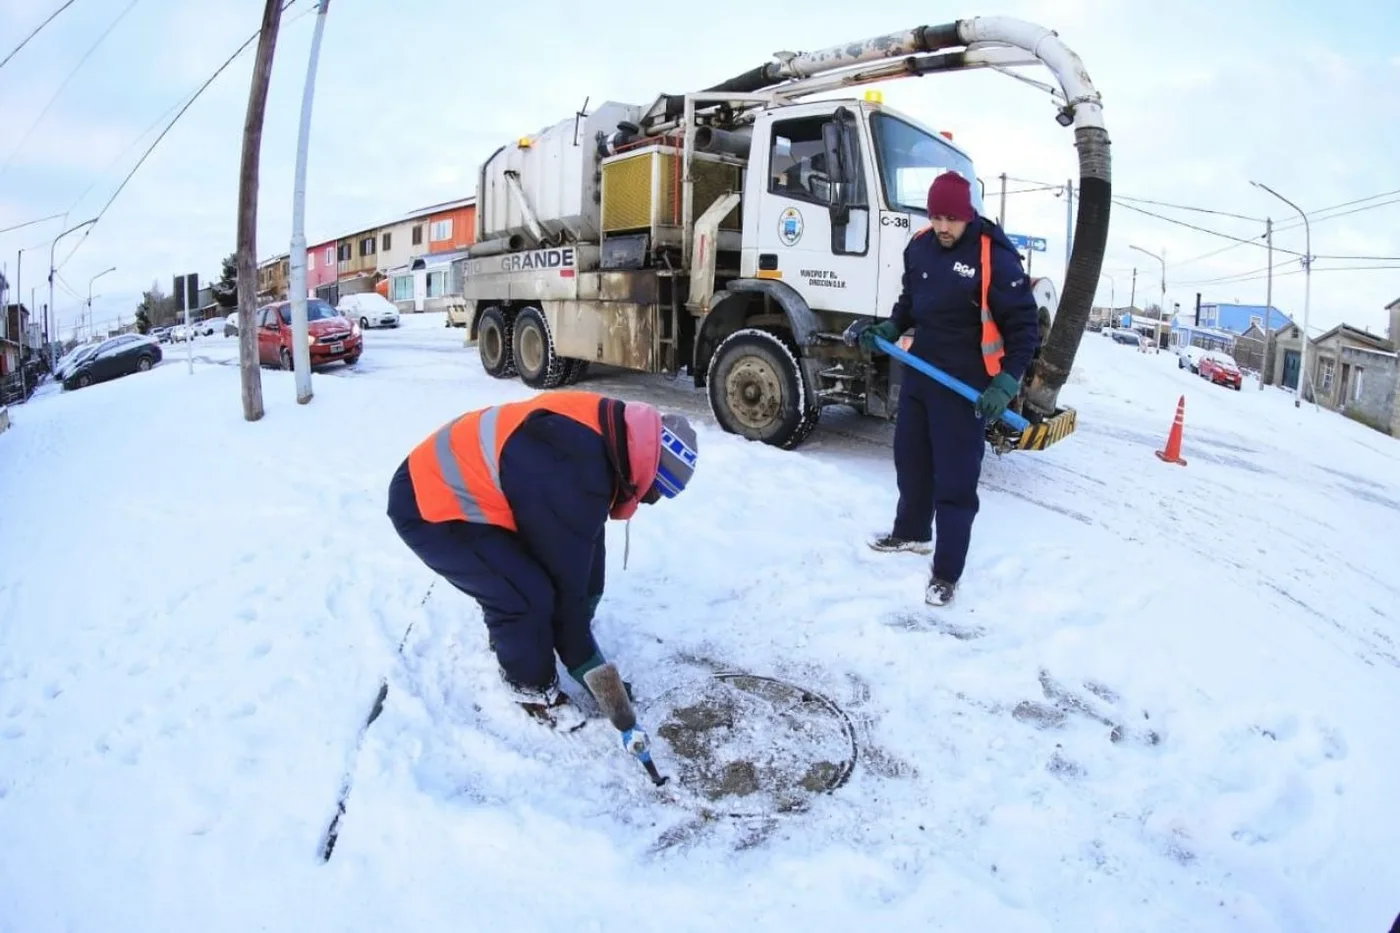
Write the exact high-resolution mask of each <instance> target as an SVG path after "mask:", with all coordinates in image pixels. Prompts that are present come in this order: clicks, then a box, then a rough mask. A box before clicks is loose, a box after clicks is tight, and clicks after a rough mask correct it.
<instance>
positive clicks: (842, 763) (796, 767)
mask: <svg viewBox="0 0 1400 933" xmlns="http://www.w3.org/2000/svg"><path fill="white" fill-rule="evenodd" d="M658 699H661V700H662V701H663V702H664V703H665V704H666V706H668V707H670V712H669V713H667V714H666V717H665V719H664V720H662V721H661V722H660V724H659V726H658V728H657V729H656V733H655V734H656V736H657V738H658V739H659V740H660V741H659V742H658V743H657V745H658V746H659V747H658V748H656V749H655V754H656V757H657V758H658V763H659V764H662V770H663V771H665V770H670V771H671V772H672V773H673V774H674V775H675V778H674V780H675V782H676V784H677V785H679V789H680V790H682V791H683V792H684V793H685V794H686V795H687V796H691V797H693V798H695V801H696V803H697V804H699V805H700V806H701V807H702V808H703V809H705V810H708V811H712V812H713V813H714V814H715V815H721V814H722V815H726V816H735V817H749V816H768V815H772V814H775V813H793V812H799V811H802V810H805V809H806V808H807V805H808V803H809V801H810V799H811V798H812V797H813V796H815V795H817V794H826V793H830V792H832V791H834V790H836V789H837V788H839V787H840V786H841V785H842V784H844V783H846V781H847V779H848V778H850V776H851V772H852V771H853V770H854V769H855V766H856V747H857V746H856V734H855V729H854V727H853V726H852V725H851V721H850V719H849V718H848V717H847V716H846V714H845V712H843V711H842V710H841V708H840V707H838V706H837V705H836V704H835V703H833V702H832V701H831V700H829V699H827V698H826V697H824V696H822V695H821V694H818V693H815V692H813V691H811V690H808V689H806V688H803V687H799V686H796V685H794V684H789V683H785V682H783V681H781V680H775V679H774V678H772V677H762V676H759V675H755V674H745V673H736V672H720V673H716V674H715V675H714V676H713V678H711V679H706V680H701V681H698V682H696V683H694V684H688V685H686V686H684V687H678V688H676V689H675V690H673V691H670V692H669V693H667V694H666V695H665V696H664V697H662V698H658ZM668 766H669V767H668Z"/></svg>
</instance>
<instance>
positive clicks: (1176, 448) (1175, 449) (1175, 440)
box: [1156, 395, 1186, 466]
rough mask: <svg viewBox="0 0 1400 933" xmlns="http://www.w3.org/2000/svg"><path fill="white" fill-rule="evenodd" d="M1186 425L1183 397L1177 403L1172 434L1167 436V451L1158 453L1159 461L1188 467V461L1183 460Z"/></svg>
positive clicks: (1184, 397) (1184, 398) (1184, 400)
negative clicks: (1182, 449)
mask: <svg viewBox="0 0 1400 933" xmlns="http://www.w3.org/2000/svg"><path fill="white" fill-rule="evenodd" d="M1185 423H1186V396H1184V395H1183V396H1182V397H1181V398H1180V399H1178V400H1177V403H1176V418H1175V419H1173V421H1172V429H1171V432H1170V433H1168V434H1167V449H1166V450H1158V451H1156V454H1157V459H1158V460H1162V461H1164V462H1166V463H1179V464H1181V465H1182V466H1186V461H1185V460H1183V459H1181V426H1182V425H1183V424H1185Z"/></svg>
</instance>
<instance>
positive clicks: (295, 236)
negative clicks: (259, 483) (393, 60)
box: [288, 0, 331, 405]
mask: <svg viewBox="0 0 1400 933" xmlns="http://www.w3.org/2000/svg"><path fill="white" fill-rule="evenodd" d="M330 5H331V0H320V3H319V5H318V8H317V10H316V30H315V32H313V33H312V34H311V59H310V61H309V62H307V65H306V86H305V87H304V88H303V89H302V94H301V127H300V129H299V130H298V131H297V162H296V178H295V181H294V182H293V184H292V247H291V253H292V255H291V262H290V266H291V268H290V269H289V270H288V271H289V272H290V278H291V284H290V286H289V287H290V289H291V292H292V295H291V298H292V375H293V377H294V379H295V382H296V387H297V403H298V404H300V405H305V404H306V403H307V402H309V401H311V339H310V336H309V334H308V333H307V324H306V157H307V149H308V146H309V139H308V137H309V136H310V135H311V102H312V100H313V98H314V97H315V95H316V62H317V59H318V58H319V57H320V54H321V32H322V31H323V30H324V29H325V27H326V11H327V10H328V9H329V7H330Z"/></svg>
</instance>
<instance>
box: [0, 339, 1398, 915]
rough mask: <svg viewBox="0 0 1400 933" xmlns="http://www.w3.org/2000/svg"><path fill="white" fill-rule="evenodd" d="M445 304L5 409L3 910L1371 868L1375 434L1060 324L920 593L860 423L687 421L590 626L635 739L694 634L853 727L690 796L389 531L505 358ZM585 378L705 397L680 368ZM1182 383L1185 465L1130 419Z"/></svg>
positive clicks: (1380, 516) (1278, 882)
mask: <svg viewBox="0 0 1400 933" xmlns="http://www.w3.org/2000/svg"><path fill="white" fill-rule="evenodd" d="M442 323H443V322H442V318H441V316H439V315H423V316H406V317H405V318H404V327H403V328H402V329H400V330H399V331H388V332H385V331H371V332H370V333H369V334H368V335H367V337H366V343H367V349H366V352H365V355H364V358H363V360H362V361H361V363H360V364H359V365H358V366H357V367H356V369H355V370H343V369H342V370H332V371H327V372H325V373H324V374H317V375H316V376H315V377H314V387H315V392H316V397H315V399H314V400H313V401H312V403H311V404H310V405H309V406H305V407H301V406H298V405H297V404H296V402H295V391H294V386H293V380H292V376H291V374H290V373H280V372H271V371H265V372H264V373H263V388H264V393H265V397H266V400H267V415H266V417H265V418H264V419H263V420H262V421H260V422H258V423H254V424H248V423H246V422H244V421H243V419H242V414H241V408H240V402H239V387H238V370H237V368H236V365H234V361H235V357H236V341H235V340H233V339H232V338H227V339H225V338H223V337H209V338H203V339H201V340H200V341H199V342H198V343H197V344H196V347H195V353H196V357H197V359H196V363H195V373H194V375H193V376H191V375H189V374H188V373H187V372H186V364H185V360H184V348H183V347H176V348H167V351H166V352H167V357H166V362H165V363H163V364H162V365H160V366H158V367H157V368H156V369H155V370H154V371H152V372H151V373H148V374H138V375H134V376H129V377H125V378H123V379H120V380H117V381H115V382H112V383H109V384H105V385H100V386H95V387H92V388H90V389H86V390H82V391H79V392H70V393H62V392H57V391H54V390H52V389H48V390H45V391H44V392H43V393H42V394H41V395H40V396H39V397H37V398H36V400H35V401H34V402H32V403H31V404H28V405H24V406H19V407H17V408H15V409H12V411H11V414H12V417H13V420H14V428H13V429H12V430H10V431H8V432H6V433H4V434H3V435H0V479H2V480H3V481H2V482H0V489H3V491H4V493H3V502H4V504H3V506H0V931H5V933H11V931H15V933H18V931H23V933H50V931H60V930H62V931H97V930H102V931H107V930H170V931H174V930H196V929H198V930H211V931H212V930H237V931H246V930H253V929H259V930H262V929H265V930H296V931H307V930H360V929H392V930H418V931H427V930H449V929H451V930H460V929H471V930H481V929H500V930H579V931H584V930H604V929H626V930H666V931H675V930H714V929H731V928H737V929H764V930H777V929H783V930H787V929H806V930H818V931H824V930H843V931H848V930H856V929H892V930H914V929H918V930H992V929H995V930H1000V931H1048V930H1056V931H1059V930H1065V931H1098V930H1103V931H1110V930H1112V931H1128V930H1150V931H1162V930H1191V931H1216V930H1220V931H1225V930H1230V931H1238V930H1246V931H1300V933H1301V931H1319V930H1347V931H1353V930H1356V931H1383V930H1385V929H1388V927H1389V925H1390V923H1391V921H1392V919H1393V918H1394V917H1395V915H1396V913H1397V911H1400V867H1397V865H1396V862H1395V860H1394V858H1392V857H1390V853H1391V852H1392V851H1393V848H1394V840H1395V839H1396V838H1397V837H1400V807H1397V806H1396V786H1397V785H1396V783H1395V775H1396V774H1397V773H1400V743H1397V742H1396V739H1395V736H1396V729H1395V716H1396V712H1395V711H1396V709H1397V703H1398V702H1400V644H1397V642H1400V574H1397V567H1400V534H1397V529H1400V443H1397V442H1396V441H1395V440H1392V439H1390V438H1387V437H1384V436H1382V435H1379V434H1376V433H1374V432H1372V431H1370V430H1368V429H1366V428H1364V427H1361V426H1359V425H1356V424H1353V423H1350V422H1348V421H1346V420H1344V419H1342V418H1340V417H1338V416H1336V415H1333V414H1330V413H1327V412H1325V411H1324V412H1318V411H1315V410H1314V409H1313V408H1311V407H1305V408H1303V409H1301V410H1298V409H1295V408H1294V407H1293V405H1292V401H1291V398H1289V397H1287V396H1285V395H1284V394H1283V393H1281V392H1278V391H1275V390H1272V389H1270V390H1266V391H1264V392H1259V391H1257V389H1256V388H1254V387H1252V386H1247V387H1246V389H1245V390H1244V391H1243V392H1232V391H1229V390H1226V389H1223V388H1219V387H1213V386H1208V385H1206V384H1205V383H1203V382H1201V381H1200V380H1199V379H1197V378H1195V377H1193V376H1191V375H1189V374H1188V373H1185V372H1183V371H1180V370H1177V369H1176V368H1175V366H1176V363H1175V358H1174V357H1171V356H1168V355H1166V354H1162V355H1160V356H1155V357H1154V356H1146V355H1143V354H1140V353H1138V352H1136V351H1135V350H1134V349H1132V348H1128V347H1123V346H1119V345H1116V344H1113V343H1111V342H1110V341H1108V340H1106V339H1103V338H1101V337H1099V336H1097V335H1094V334H1089V335H1086V336H1085V338H1084V342H1083V347H1082V349H1081V351H1080V356H1079V360H1078V363H1077V366H1076V371H1075V375H1074V377H1073V379H1072V383H1071V385H1070V386H1069V387H1067V388H1066V390H1065V391H1064V393H1063V394H1062V402H1064V403H1068V404H1072V405H1074V406H1076V407H1077V408H1078V409H1079V412H1080V422H1079V423H1080V427H1079V430H1078V432H1077V433H1076V434H1075V435H1073V436H1072V437H1071V438H1070V439H1068V440H1067V441H1065V442H1064V443H1062V444H1060V445H1057V446H1055V447H1054V448H1052V449H1051V450H1050V451H1047V452H1044V453H1041V454H1014V455H1008V456H1006V457H1004V458H1000V459H998V458H995V457H994V456H992V455H991V454H989V455H988V459H987V462H986V467H985V471H984V482H983V490H984V492H983V497H982V513H981V515H980V517H979V519H978V523H977V525H976V528H975V530H974V537H973V549H972V554H971V557H970V561H969V566H968V571H967V575H966V577H965V578H964V586H963V588H962V589H961V591H960V593H959V597H958V602H957V603H956V604H955V605H954V606H951V607H948V608H947V609H945V610H941V611H935V610H931V609H928V608H927V607H925V606H924V605H923V602H922V587H923V582H924V573H925V567H926V561H925V559H923V558H920V557H917V556H912V555H900V556H885V555H877V554H875V553H873V552H871V551H869V550H868V549H867V548H866V547H865V545H864V540H865V538H866V537H867V536H868V535H869V534H871V533H874V532H876V531H881V530H886V529H887V527H888V523H889V522H890V520H891V517H892V513H893V508H894V502H895V495H896V494H895V488H894V475H893V469H892V466H891V463H890V451H889V446H888V443H889V429H888V427H885V426H882V425H879V424H875V423H873V422H870V421H868V420H864V419H858V418H855V417H852V416H845V415H842V414H841V413H839V412H828V415H829V417H826V418H824V422H823V426H822V428H820V429H819V430H818V432H817V433H816V434H815V435H814V436H813V438H812V440H811V441H810V442H809V443H808V445H807V446H806V447H804V448H803V449H802V450H801V451H800V452H797V453H784V452H780V451H776V450H772V449H769V448H766V447H763V446H760V445H756V444H748V443H744V442H742V441H740V440H738V439H736V438H734V437H732V436H729V435H725V434H722V433H721V432H719V431H718V430H717V429H716V428H715V427H714V426H713V424H712V423H711V422H708V421H707V422H705V423H704V424H703V425H701V426H700V452H701V453H700V466H699V470H698V472H697V473H696V476H695V480H694V482H693V484H692V486H691V488H690V489H689V490H688V491H687V492H686V493H685V494H684V495H683V496H681V497H680V498H679V499H677V500H675V501H674V502H664V503H661V504H659V505H657V506H655V507H651V508H646V509H643V510H642V511H641V514H639V516H638V517H637V518H636V520H634V521H633V522H632V529H631V532H632V534H631V553H630V558H629V561H628V567H627V569H626V570H624V569H623V566H622V554H623V531H624V529H623V527H622V526H621V525H616V526H615V527H610V529H609V562H608V575H609V585H608V591H607V595H606V597H605V599H604V601H603V604H602V606H601V608H600V611H599V619H598V623H597V632H598V636H599V639H600V642H601V643H602V645H603V647H604V650H605V651H606V652H607V653H609V654H610V656H611V657H613V658H614V659H615V660H616V661H617V663H618V665H619V666H620V668H621V670H622V672H623V673H624V675H625V676H627V677H628V678H629V679H630V680H631V681H632V682H633V683H634V684H635V685H636V688H637V691H638V712H639V715H640V716H641V718H642V721H643V725H644V726H646V727H647V728H648V729H650V730H651V732H652V736H653V739H654V741H655V744H656V749H655V752H656V757H657V760H658V764H659V766H660V767H661V769H662V771H663V772H664V773H667V774H671V775H673V776H674V775H677V774H678V773H679V768H678V758H677V754H676V749H675V748H673V747H672V746H671V745H670V743H669V742H668V740H667V739H666V737H665V734H664V733H663V730H662V723H663V721H664V720H665V719H666V717H667V716H668V715H671V714H672V711H673V709H674V708H676V707H677V705H678V704H679V703H680V701H681V698H684V697H687V696H688V697H691V698H692V699H693V698H694V697H696V696H700V695H702V694H703V693H704V691H705V690H707V689H709V688H708V687H707V686H706V685H707V684H713V683H714V681H713V679H712V678H711V674H712V672H713V671H714V670H716V669H725V670H734V671H743V672H749V673H752V674H755V675H762V676H766V677H773V678H778V679H780V680H783V681H786V682H790V683H796V684H799V685H802V686H803V687H805V688H806V689H809V690H811V691H815V693H817V694H820V695H821V696H823V697H826V698H829V699H830V700H831V701H833V702H834V703H836V704H838V705H839V706H840V707H841V709H842V710H843V711H844V714H845V716H846V717H847V719H848V721H849V723H850V729H851V730H852V731H853V732H854V734H855V735H856V736H857V739H858V742H857V744H858V752H857V759H856V766H855V768H854V771H853V772H852V773H851V774H850V777H849V779H848V780H847V781H846V782H845V783H844V785H843V786H841V787H839V788H838V789H837V790H836V791H835V792H833V793H831V794H830V795H819V796H816V797H814V798H812V800H811V804H810V806H809V807H807V808H806V809H805V810H800V811H798V812H793V813H786V814H781V815H779V816H778V817H776V818H773V819H771V820H766V821H765V820H754V819H737V818H725V817H721V818H717V819H708V820H707V819H703V818H697V815H696V814H697V812H698V803H697V798H696V797H695V796H694V795H693V794H688V793H687V792H686V788H685V787H684V786H682V782H681V781H680V780H679V779H678V778H676V777H673V780H672V782H671V784H670V785H668V786H667V787H666V788H664V789H662V790H660V791H658V790H656V789H653V788H652V787H651V785H650V784H649V783H648V782H647V780H646V777H645V774H644V772H643V771H642V770H641V768H640V767H638V765H637V764H636V762H635V761H633V760H631V759H630V758H628V757H627V756H626V755H625V754H624V753H623V752H622V750H621V749H620V747H617V744H616V734H615V733H611V732H610V731H609V727H607V726H606V724H605V723H604V724H602V725H601V726H594V725H591V726H590V727H589V728H588V729H586V730H585V731H584V732H582V733H580V734H578V735H576V736H571V737H567V738H565V737H560V736H555V735H548V734H541V733H540V731H539V730H538V728H537V727H535V726H533V725H529V724H527V723H526V722H524V721H523V720H522V719H521V718H520V717H519V715H518V713H515V712H514V711H513V710H512V709H511V708H509V707H508V705H507V703H506V702H505V701H504V700H503V699H502V698H501V697H500V696H499V695H498V694H497V693H496V692H495V690H494V689H493V686H492V683H493V680H492V679H493V676H494V675H493V670H494V662H493V661H492V659H491V656H490V654H489V652H488V649H487V647H486V644H485V638H484V633H483V629H482V627H481V625H480V622H479V616H478V614H477V611H476V609H475V606H474V605H473V604H471V603H470V601H469V600H467V599H466V598H465V597H462V596H460V595H459V594H457V593H456V592H455V591H452V590H451V589H450V588H448V587H445V586H434V585H432V584H433V577H432V575H431V573H430V572H429V571H427V569H426V568H424V567H423V566H421V565H420V564H419V563H418V562H417V561H416V559H415V558H414V557H413V555H412V554H411V553H410V552H409V551H408V550H407V549H406V548H405V547H403V545H402V544H401V543H400V542H399V540H398V539H397V537H396V536H395V534H394V532H393V529H392V527H391V526H390V524H389V522H388V520H387V519H386V517H385V515H384V505H385V495H386V487H387V483H388V480H389V477H390V475H391V473H392V471H393V469H394V467H395V466H396V465H397V464H398V462H399V460H400V459H401V458H402V457H403V456H404V454H405V452H406V451H407V450H408V449H409V447H410V446H411V445H413V444H414V443H416V442H417V441H418V440H420V439H421V438H422V437H423V436H425V435H426V434H427V433H428V432H430V431H431V430H433V429H434V428H436V427H437V426H439V425H440V424H442V423H443V422H444V421H446V420H448V419H449V418H451V417H453V416H455V415H456V414H458V413H459V412H461V411H462V410H465V409H467V408H470V407H475V406H479V405H483V404H488V403H492V402H498V401H503V400H507V399H512V398H520V397H524V396H526V395H528V394H529V392H528V390H527V389H525V388H524V387H523V386H521V385H520V384H519V383H518V382H497V381H494V380H491V379H489V378H487V377H486V376H485V375H484V374H483V373H482V372H481V369H480V365H479V363H478V361H477V358H476V353H475V351H474V350H471V349H464V348H463V347H462V336H463V332H462V331H461V330H457V329H446V328H444V327H443V326H442ZM583 385H584V387H589V388H598V389H602V390H604V391H610V392H615V393H617V394H621V395H623V396H624V397H632V398H637V397H644V398H647V399H649V400H653V401H656V402H658V403H660V404H661V405H663V406H666V407H679V408H681V409H683V410H686V411H688V412H690V413H692V414H702V413H704V412H705V404H704V400H703V395H701V394H699V393H697V392H695V391H694V390H693V389H692V388H691V387H690V386H689V385H688V383H687V382H686V381H685V380H682V381H681V382H679V383H672V382H671V381H669V380H666V379H661V378H646V377H625V378H623V377H618V376H616V375H611V376H597V377H595V378H591V379H587V380H585V382H584V384H583ZM1183 394H1184V395H1185V396H1186V433H1185V445H1184V450H1183V453H1184V456H1185V457H1186V458H1187V459H1188V461H1189V466H1187V467H1185V468H1182V467H1179V466H1173V465H1169V464H1164V463H1161V462H1160V461H1158V460H1157V459H1156V458H1155V457H1154V456H1153V455H1152V451H1153V450H1154V449H1157V448H1160V447H1161V446H1162V443H1163V441H1164V439H1165V437H1166V432H1167V429H1168V427H1169V426H1170V424H1171V421H1172V415H1173V413H1174V410H1175V406H1176V402H1177V398H1178V397H1179V396H1180V395H1183ZM401 644H402V650H400V645H401ZM381 678H386V679H387V682H388V688H389V689H388V694H387V699H386V701H385V705H384V709H383V713H382V715H380V716H379V718H378V719H377V721H375V722H374V724H373V725H372V727H371V728H369V730H368V732H367V733H366V735H365V738H364V743H363V747H362V748H360V750H359V751H358V753H357V751H356V741H357V735H358V733H359V730H360V727H361V725H362V724H363V722H364V720H365V717H366V715H367V713H368V712H369V710H370V708H371V706H372V704H373V702H374V699H375V697H376V694H377V691H378V688H379V684H380V680H381ZM571 691H572V687H571ZM572 692H575V693H576V695H577V691H572ZM777 721H778V720H774V722H775V723H776V722H777ZM741 725H743V726H745V727H747V728H749V729H750V730H753V729H757V728H760V727H761V726H762V723H761V722H759V723H757V724H755V723H753V722H747V723H743V724H741ZM814 734H815V733H814ZM755 739H756V740H758V741H765V740H771V741H772V742H778V741H780V740H781V741H787V742H789V743H791V742H792V739H791V733H788V732H784V731H782V730H780V729H779V728H778V727H777V726H774V727H773V731H772V734H770V735H762V734H760V735H757V736H753V735H751V736H750V737H749V740H751V741H752V740H755ZM809 741H810V743H811V744H812V745H813V746H815V745H816V744H818V743H820V742H822V741H827V742H828V744H829V741H830V736H827V737H826V738H822V737H821V736H817V737H815V738H812V739H810V740H809ZM803 753H804V747H803V745H802V743H801V742H800V741H799V742H798V743H796V744H792V745H791V748H790V751H789V754H791V755H792V756H800V755H801V754H803ZM347 769H349V770H350V771H351V773H352V775H353V779H354V783H353V790H352V792H351V794H350V796H349V801H348V810H347V812H346V814H345V816H344V819H343V821H342V823H341V831H340V836H339V840H338V843H337V846H336V848H335V851H334V855H333V857H332V858H331V859H330V860H329V862H324V863H323V862H322V861H321V858H320V853H319V848H320V845H321V840H322V835H323V833H324V831H325V827H326V825H327V822H328V821H329V820H330V819H331V817H332V816H333V815H334V813H335V806H336V803H335V802H336V798H337V794H338V792H339V790H340V786H341V782H342V780H343V777H344V775H345V773H346V771H347ZM731 802H732V801H731ZM739 803H743V801H742V800H741V801H739Z"/></svg>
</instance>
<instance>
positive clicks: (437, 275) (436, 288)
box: [428, 271, 447, 298]
mask: <svg viewBox="0 0 1400 933" xmlns="http://www.w3.org/2000/svg"><path fill="white" fill-rule="evenodd" d="M446 294H447V273H446V272H445V271H443V272H429V273H428V297H429V298H442V297H443V296H444V295H446Z"/></svg>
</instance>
